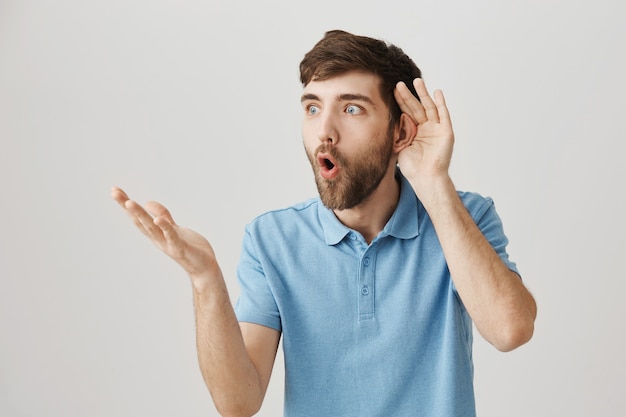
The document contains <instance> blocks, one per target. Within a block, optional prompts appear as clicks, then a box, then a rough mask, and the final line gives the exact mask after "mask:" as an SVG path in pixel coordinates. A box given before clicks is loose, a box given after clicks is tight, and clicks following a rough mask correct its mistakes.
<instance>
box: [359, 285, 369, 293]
mask: <svg viewBox="0 0 626 417" xmlns="http://www.w3.org/2000/svg"><path fill="white" fill-rule="evenodd" d="M369 293H370V289H369V288H367V285H364V286H363V287H362V288H361V294H363V295H367V294H369Z"/></svg>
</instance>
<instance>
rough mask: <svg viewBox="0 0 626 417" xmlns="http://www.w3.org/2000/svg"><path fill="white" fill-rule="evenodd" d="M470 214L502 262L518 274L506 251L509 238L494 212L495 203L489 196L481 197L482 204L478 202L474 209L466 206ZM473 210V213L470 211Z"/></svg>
mask: <svg viewBox="0 0 626 417" xmlns="http://www.w3.org/2000/svg"><path fill="white" fill-rule="evenodd" d="M468 209H469V210H470V214H472V217H473V218H474V221H475V222H476V224H477V225H478V228H479V229H480V231H481V232H482V233H483V235H484V236H485V238H486V239H487V241H488V242H489V243H490V244H491V246H492V247H493V249H494V250H495V251H496V253H497V254H498V256H500V259H502V262H504V264H505V265H506V266H507V267H508V268H509V269H510V270H511V271H513V272H515V273H516V274H517V275H520V273H519V271H518V269H517V265H516V264H515V262H513V261H512V260H511V259H509V254H508V252H507V245H508V244H509V239H508V238H507V237H506V235H505V234H504V227H503V225H502V220H501V219H500V216H499V215H498V213H497V212H496V208H495V204H494V202H493V200H492V199H491V198H489V197H486V198H482V204H480V205H479V206H478V207H477V209H476V210H472V207H471V206H470V207H468ZM472 211H475V213H472Z"/></svg>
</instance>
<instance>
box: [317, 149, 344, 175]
mask: <svg viewBox="0 0 626 417" xmlns="http://www.w3.org/2000/svg"><path fill="white" fill-rule="evenodd" d="M317 164H318V166H319V169H320V176H321V177H322V178H324V179H327V180H332V179H333V178H335V177H336V176H337V175H339V171H340V169H339V166H338V165H337V161H336V160H335V158H333V157H332V156H331V155H330V154H328V153H326V152H320V153H318V154H317Z"/></svg>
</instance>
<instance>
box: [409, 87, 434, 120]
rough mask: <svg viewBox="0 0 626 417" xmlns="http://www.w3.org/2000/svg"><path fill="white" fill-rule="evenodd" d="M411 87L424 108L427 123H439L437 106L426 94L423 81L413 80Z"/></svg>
mask: <svg viewBox="0 0 626 417" xmlns="http://www.w3.org/2000/svg"><path fill="white" fill-rule="evenodd" d="M413 86H414V87H415V92H416V93H417V95H418V96H419V98H420V100H421V101H422V106H423V107H424V111H425V112H426V118H427V119H428V120H429V121H433V122H439V112H438V111H437V106H436V105H435V102H434V101H433V99H432V98H431V97H430V95H429V94H428V90H426V84H424V80H423V79H421V78H416V79H415V80H413Z"/></svg>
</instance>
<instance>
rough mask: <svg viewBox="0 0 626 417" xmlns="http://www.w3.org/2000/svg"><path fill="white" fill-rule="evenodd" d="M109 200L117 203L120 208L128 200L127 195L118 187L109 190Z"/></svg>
mask: <svg viewBox="0 0 626 417" xmlns="http://www.w3.org/2000/svg"><path fill="white" fill-rule="evenodd" d="M111 198H113V200H115V201H117V203H118V204H119V205H120V206H122V207H124V203H126V201H128V200H129V198H128V195H127V194H126V193H125V192H124V190H122V189H121V188H119V187H113V188H111ZM124 208H125V207H124Z"/></svg>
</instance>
